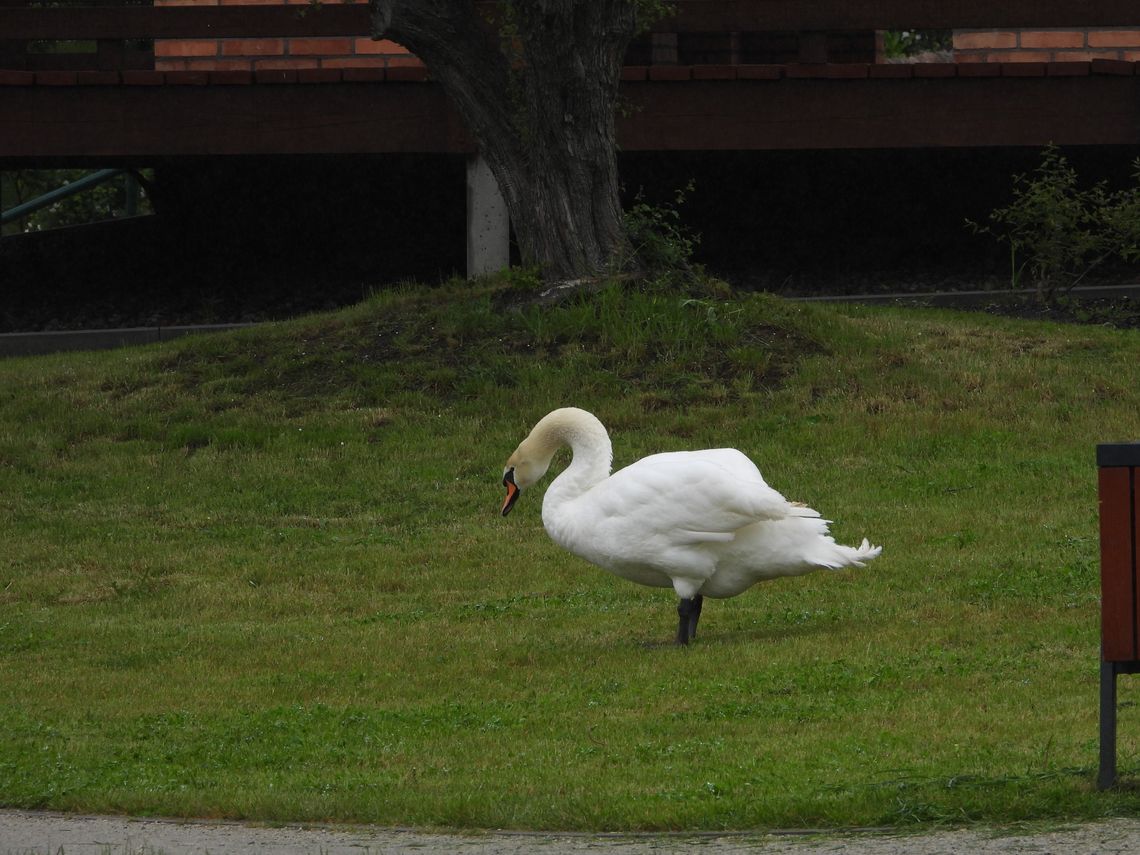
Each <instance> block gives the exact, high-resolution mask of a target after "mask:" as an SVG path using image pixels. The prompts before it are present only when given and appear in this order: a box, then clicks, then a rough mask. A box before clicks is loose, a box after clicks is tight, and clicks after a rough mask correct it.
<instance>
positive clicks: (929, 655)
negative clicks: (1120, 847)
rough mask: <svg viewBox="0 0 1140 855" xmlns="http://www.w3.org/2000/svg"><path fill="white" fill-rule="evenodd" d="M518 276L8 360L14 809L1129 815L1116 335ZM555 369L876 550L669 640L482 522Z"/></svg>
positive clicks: (616, 821)
mask: <svg viewBox="0 0 1140 855" xmlns="http://www.w3.org/2000/svg"><path fill="white" fill-rule="evenodd" d="M510 291H511V285H510V284H500V283H498V282H496V281H494V280H488V281H485V282H483V283H481V284H479V285H477V286H475V287H474V288H468V287H467V286H462V287H461V286H459V285H452V286H446V287H445V288H444V289H443V290H438V289H420V288H415V287H404V288H401V289H397V290H396V291H394V292H392V293H389V294H382V295H377V296H376V297H375V298H373V299H371V300H369V301H367V302H365V303H363V304H361V305H360V306H357V307H354V308H352V309H348V310H345V311H343V312H338V313H335V314H331V315H319V316H314V317H310V318H303V319H298V320H295V321H291V322H287V323H282V324H275V325H271V326H266V327H263V328H258V329H254V330H247V331H242V332H238V333H232V334H224V335H219V336H215V337H211V338H196V339H183V340H179V341H175V342H171V343H168V344H164V345H162V346H159V347H153V348H146V349H141V350H135V351H122V352H116V353H105V354H84V355H60V356H55V357H47V358H39V359H26V360H8V361H5V362H3V363H0V542H2V543H4V545H5V546H4V554H3V557H2V558H0V653H2V654H3V655H2V656H0V685H3V686H4V687H6V689H7V691H6V692H5V693H4V694H3V695H2V696H0V730H2V731H3V733H4V734H5V739H4V740H0V801H2V802H3V803H4V804H8V805H14V806H24V807H47V808H53V809H62V810H78V811H89V812H98V811H112V812H139V813H149V814H155V813H160V814H167V815H197V816H228V817H245V818H256V819H262V820H267V821H275V820H279V821H286V820H287V821H303V820H351V821H372V822H379V823H387V824H400V825H452V826H476V827H508V828H581V829H670V828H684V829H701V828H704V829H724V828H756V827H766V826H781V827H788V826H818V825H869V824H892V825H907V824H913V823H918V822H931V821H937V822H959V821H967V820H968V821H974V820H986V821H992V822H1008V821H1020V820H1025V819H1058V818H1065V819H1072V818H1082V817H1098V816H1103V815H1111V814H1116V813H1130V812H1135V811H1136V810H1137V808H1138V806H1140V801H1138V795H1137V791H1136V790H1134V789H1128V788H1123V789H1121V790H1119V791H1117V792H1113V793H1104V794H1101V793H1096V792H1094V791H1093V789H1092V786H1091V783H1090V782H1091V777H1092V772H1091V769H1090V766H1091V763H1092V760H1093V758H1094V757H1095V744H1094V742H1093V740H1094V738H1095V717H1096V664H1095V663H1096V660H1097V624H1096V621H1097V605H1096V603H1097V574H1096V550H1097V529H1096V526H1097V522H1096V521H1097V514H1096V496H1095V467H1094V463H1093V459H1092V446H1093V445H1094V444H1095V443H1096V442H1097V441H1102V440H1105V441H1107V440H1120V439H1126V438H1135V433H1136V430H1137V427H1138V424H1137V420H1136V413H1137V412H1140V376H1138V372H1140V369H1138V367H1137V366H1140V358H1138V357H1140V340H1138V339H1137V334H1136V333H1135V332H1128V331H1114V330H1108V329H1101V328H1084V327H1076V326H1065V327H1060V326H1054V325H1050V324H1047V323H1036V322H1033V323H1030V322H1022V321H1014V320H1007V319H999V318H992V317H987V316H974V315H965V314H956V313H952V312H938V311H923V310H900V309H871V308H861V307H844V308H827V307H823V306H805V305H796V304H788V303H784V302H781V301H779V300H775V299H772V298H766V297H754V296H749V297H746V298H741V299H728V298H725V297H723V296H719V297H713V296H710V295H694V294H692V293H689V294H686V295H669V294H668V293H665V292H663V291H661V290H657V291H655V292H648V293H645V292H638V291H636V290H633V289H612V290H607V291H603V292H600V293H599V294H597V295H594V296H593V297H588V298H582V299H580V300H577V301H571V302H569V303H567V304H564V305H561V306H557V307H551V308H543V309H539V308H536V307H530V308H518V306H517V303H516V302H515V295H514V294H511V293H508V292H510ZM566 404H575V405H579V406H584V407H587V408H589V409H590V410H592V411H594V412H596V413H597V414H598V415H599V417H600V418H601V419H602V420H603V422H605V423H606V424H607V425H608V426H609V427H610V428H611V429H612V430H613V435H614V442H615V462H616V464H617V465H624V464H625V463H628V462H631V461H633V460H635V459H637V458H639V457H641V456H644V455H645V454H648V453H652V452H655V451H666V450H674V449H679V448H693V447H710V446H717V445H724V444H731V445H734V446H737V447H740V448H741V449H743V450H745V451H746V452H747V453H748V454H749V455H750V456H752V457H754V459H756V460H758V461H759V462H760V465H761V468H762V469H763V471H764V473H765V476H766V478H767V480H768V481H769V482H770V483H772V484H773V486H774V487H776V488H777V489H779V490H781V491H782V492H784V493H785V494H787V495H789V496H793V497H794V498H796V499H798V500H802V501H805V502H807V503H809V504H812V505H817V506H820V507H825V508H826V509H827V510H828V513H829V515H830V516H832V517H833V518H834V519H835V524H834V527H833V528H834V531H835V532H836V535H837V537H838V538H839V539H840V540H842V539H843V538H844V537H847V536H854V535H856V534H862V533H864V532H866V533H869V534H873V535H874V537H875V539H876V541H882V542H883V543H884V545H885V547H886V549H885V551H884V554H883V557H882V558H881V559H880V560H879V561H877V562H876V564H875V566H873V567H870V568H867V569H866V570H860V571H852V572H845V573H841V574H831V575H816V576H812V577H805V578H802V579H785V580H779V581H776V582H773V583H770V584H768V585H766V586H761V587H758V588H757V589H755V590H754V591H752V592H749V593H748V594H747V595H745V596H743V597H740V598H737V599H735V600H731V601H726V602H718V603H716V604H714V605H715V608H712V609H711V610H708V609H706V614H705V615H704V617H703V618H702V629H704V630H705V632H704V633H703V634H702V637H701V639H700V641H699V642H698V643H697V644H696V645H694V646H693V648H692V649H690V650H686V651H681V652H679V651H676V650H673V649H671V648H670V647H663V646H655V645H653V644H652V642H653V641H655V640H657V639H659V638H660V637H662V636H663V635H668V633H669V631H670V628H671V624H670V623H669V617H668V614H669V609H668V608H667V604H668V603H669V602H670V597H671V595H670V594H669V592H656V591H651V590H646V589H639V588H635V587H634V586H631V585H628V584H627V583H624V582H622V581H621V580H617V579H613V578H611V577H609V576H607V575H605V574H603V573H600V572H598V571H596V570H594V569H593V568H591V567H589V566H586V565H584V564H582V563H581V562H579V561H577V560H575V559H574V558H573V557H572V556H568V555H565V554H563V553H561V552H560V551H559V550H557V549H555V548H553V547H552V546H551V544H550V543H549V542H548V540H547V538H546V535H545V533H544V532H543V530H542V527H541V521H540V517H539V508H538V505H537V503H535V504H532V505H529V506H523V507H520V508H518V509H517V510H516V512H515V513H516V514H517V515H518V519H517V520H516V522H515V524H514V525H512V526H511V528H510V531H509V532H507V531H505V530H504V529H503V528H502V527H501V525H499V524H498V523H497V522H496V520H497V516H496V511H497V509H498V504H499V499H500V496H499V489H498V478H497V472H498V471H499V469H498V467H499V466H501V460H502V458H503V455H504V454H505V453H507V452H509V450H510V447H509V446H513V444H514V442H515V441H516V440H517V437H518V436H519V434H520V432H524V431H525V430H526V429H527V428H529V426H530V425H531V424H533V422H534V421H535V420H536V419H537V417H539V416H541V415H543V414H544V413H545V412H547V411H549V410H550V409H553V408H554V407H555V406H560V405H566ZM557 465H560V464H558V463H556V466H557ZM631 628H632V630H631ZM1120 692H1121V710H1120V757H1121V767H1122V775H1123V777H1124V779H1125V780H1127V779H1128V778H1129V777H1130V776H1131V777H1136V776H1138V775H1140V765H1138V764H1137V756H1138V753H1140V743H1137V742H1136V739H1135V737H1136V734H1140V705H1138V704H1137V698H1136V696H1135V694H1136V687H1135V686H1134V685H1132V683H1131V682H1130V681H1128V680H1122V681H1121V686H1120Z"/></svg>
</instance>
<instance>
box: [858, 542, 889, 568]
mask: <svg viewBox="0 0 1140 855" xmlns="http://www.w3.org/2000/svg"><path fill="white" fill-rule="evenodd" d="M882 551H883V547H881V546H872V545H871V542H870V541H869V540H867V538H863V542H862V543H860V544H859V545H858V546H857V547H855V550H854V552H855V563H856V564H857V565H858V566H860V567H862V566H863V564H864V563H866V562H867V561H870V560H871V559H872V558H878V557H879V553H880V552H882Z"/></svg>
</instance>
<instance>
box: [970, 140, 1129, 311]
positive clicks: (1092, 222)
mask: <svg viewBox="0 0 1140 855" xmlns="http://www.w3.org/2000/svg"><path fill="white" fill-rule="evenodd" d="M1134 176H1135V178H1136V184H1135V185H1134V186H1132V187H1129V188H1127V189H1124V190H1117V191H1113V190H1110V189H1109V188H1108V185H1107V183H1106V182H1104V181H1101V182H1098V183H1097V184H1094V185H1093V186H1092V187H1089V188H1087V189H1082V187H1081V186H1080V179H1079V177H1078V175H1077V172H1076V170H1075V169H1074V168H1073V167H1072V166H1071V165H1070V164H1069V162H1068V160H1067V159H1066V158H1065V156H1064V155H1063V154H1062V153H1061V151H1060V149H1058V148H1057V147H1056V146H1055V145H1049V146H1047V147H1046V148H1045V150H1044V151H1043V152H1042V156H1041V164H1040V165H1039V166H1038V167H1037V168H1036V169H1035V170H1034V172H1033V174H1032V175H1026V174H1024V173H1022V174H1018V175H1014V176H1013V201H1012V202H1011V203H1010V204H1009V205H1007V206H1005V207H1004V208H998V209H996V210H994V211H993V212H992V213H991V214H990V216H989V220H990V224H989V225H980V224H979V223H976V222H974V221H972V220H967V221H966V224H967V226H969V227H970V228H972V229H973V230H974V232H975V233H977V234H989V235H993V236H994V237H995V238H996V239H997V240H999V241H1002V242H1004V243H1007V244H1008V245H1009V252H1010V283H1011V286H1012V287H1014V288H1017V287H1021V286H1022V285H1023V284H1025V274H1026V273H1028V274H1029V279H1030V283H1031V284H1032V287H1033V288H1035V289H1036V292H1037V296H1038V299H1040V300H1042V301H1043V302H1047V303H1051V302H1054V301H1055V300H1056V298H1057V295H1058V293H1060V292H1067V291H1069V290H1071V289H1072V288H1073V287H1075V286H1076V285H1078V284H1079V283H1080V282H1081V281H1082V280H1083V279H1084V278H1085V277H1086V276H1088V274H1089V273H1090V272H1092V271H1093V270H1094V269H1096V268H1097V267H1099V266H1100V265H1101V264H1103V263H1104V262H1106V261H1108V260H1109V259H1111V258H1119V259H1121V260H1123V261H1127V262H1132V261H1136V260H1138V259H1140V160H1138V161H1137V162H1136V165H1135V172H1134Z"/></svg>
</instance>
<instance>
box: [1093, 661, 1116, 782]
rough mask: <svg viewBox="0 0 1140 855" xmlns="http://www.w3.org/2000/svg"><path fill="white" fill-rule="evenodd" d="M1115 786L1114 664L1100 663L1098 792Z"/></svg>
mask: <svg viewBox="0 0 1140 855" xmlns="http://www.w3.org/2000/svg"><path fill="white" fill-rule="evenodd" d="M1115 784H1116V663H1115V662H1101V663H1100V773H1099V774H1098V775H1097V778H1096V786H1097V789H1098V790H1107V789H1108V788H1109V787H1112V786H1114V785H1115Z"/></svg>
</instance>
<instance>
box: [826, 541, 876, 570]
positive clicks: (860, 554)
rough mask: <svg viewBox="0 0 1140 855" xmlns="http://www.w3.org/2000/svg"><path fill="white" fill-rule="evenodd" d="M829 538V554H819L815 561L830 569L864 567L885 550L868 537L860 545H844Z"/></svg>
mask: <svg viewBox="0 0 1140 855" xmlns="http://www.w3.org/2000/svg"><path fill="white" fill-rule="evenodd" d="M827 540H828V541H830V543H828V544H827V546H828V549H827V554H826V555H820V556H818V557H817V559H816V562H815V563H816V564H818V565H819V566H821V567H826V568H828V569H829V570H842V569H843V568H844V567H862V566H864V565H865V564H866V563H867V562H868V561H870V560H871V559H872V558H878V557H879V553H880V552H882V551H883V547H881V546H872V545H871V542H870V541H869V540H867V538H863V542H862V543H860V544H859V545H858V546H844V545H843V544H841V543H836V542H835V541H834V540H832V539H831V538H830V537H829V538H827Z"/></svg>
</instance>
